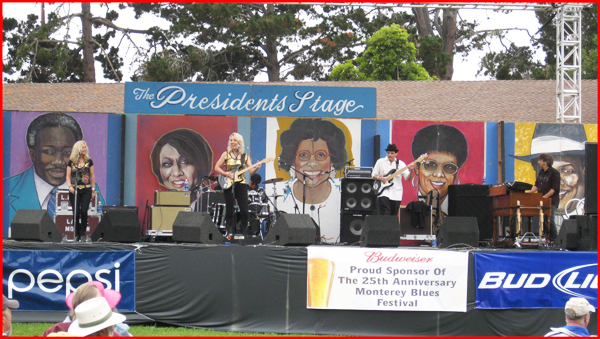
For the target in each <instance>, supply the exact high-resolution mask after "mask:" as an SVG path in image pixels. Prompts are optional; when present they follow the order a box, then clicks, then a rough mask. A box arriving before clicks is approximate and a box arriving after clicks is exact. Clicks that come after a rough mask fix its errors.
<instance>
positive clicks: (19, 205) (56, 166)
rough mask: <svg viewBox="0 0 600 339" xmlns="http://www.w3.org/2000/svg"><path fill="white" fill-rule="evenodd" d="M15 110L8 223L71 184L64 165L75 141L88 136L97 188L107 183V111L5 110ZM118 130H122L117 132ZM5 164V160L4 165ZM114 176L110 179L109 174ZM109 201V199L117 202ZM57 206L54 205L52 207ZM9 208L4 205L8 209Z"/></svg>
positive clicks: (102, 188)
mask: <svg viewBox="0 0 600 339" xmlns="http://www.w3.org/2000/svg"><path fill="white" fill-rule="evenodd" d="M4 114H11V115H12V116H11V126H10V127H11V134H10V140H4V142H5V143H10V145H11V149H10V150H11V153H10V163H9V164H8V166H9V168H10V170H9V175H10V177H9V178H5V179H4V180H8V181H9V188H8V190H9V192H8V194H7V195H6V196H5V197H7V198H6V199H4V200H3V201H4V204H8V216H5V217H4V222H5V225H10V221H11V220H12V219H13V217H14V215H15V213H16V211H17V210H18V209H47V208H48V205H49V204H52V201H54V199H52V201H51V199H50V197H51V196H52V195H53V193H52V192H55V188H56V189H65V190H66V189H67V184H66V166H67V163H68V162H69V157H70V155H71V149H72V147H73V145H74V144H75V142H76V141H78V140H85V141H86V142H87V145H88V149H89V154H90V157H91V158H92V159H93V160H94V171H95V176H96V191H98V192H99V193H100V199H101V202H102V203H103V204H106V202H105V201H104V197H103V195H102V192H105V191H106V186H107V181H106V180H107V177H108V176H107V147H106V144H107V134H108V132H107V131H108V114H85V113H69V114H66V113H44V114H43V113H38V112H4ZM117 135H120V133H119V134H117ZM4 166H5V168H6V166H7V164H5V165H4ZM111 180H112V178H111ZM116 198H117V199H112V200H116V201H109V202H108V203H118V197H116ZM52 208H54V207H52ZM5 211H6V209H5Z"/></svg>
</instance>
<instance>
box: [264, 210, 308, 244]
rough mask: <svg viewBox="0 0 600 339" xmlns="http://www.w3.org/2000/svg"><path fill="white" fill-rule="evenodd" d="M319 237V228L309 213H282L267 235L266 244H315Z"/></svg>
mask: <svg viewBox="0 0 600 339" xmlns="http://www.w3.org/2000/svg"><path fill="white" fill-rule="evenodd" d="M316 237H317V228H316V227H315V223H314V222H313V220H312V218H311V217H310V216H309V215H308V214H282V215H280V216H279V217H278V218H277V222H275V225H273V228H271V229H270V230H269V233H267V235H266V236H265V239H264V240H263V244H265V245H281V246H284V245H300V246H302V245H313V244H314V243H315V240H316Z"/></svg>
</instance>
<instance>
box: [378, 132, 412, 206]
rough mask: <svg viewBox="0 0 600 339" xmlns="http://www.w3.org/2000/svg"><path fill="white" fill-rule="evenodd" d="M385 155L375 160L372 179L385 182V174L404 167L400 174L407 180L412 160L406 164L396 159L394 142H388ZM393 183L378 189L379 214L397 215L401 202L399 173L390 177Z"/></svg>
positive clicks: (396, 150) (396, 151)
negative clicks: (380, 189) (381, 189)
mask: <svg viewBox="0 0 600 339" xmlns="http://www.w3.org/2000/svg"><path fill="white" fill-rule="evenodd" d="M385 150H386V152H387V156H386V157H385V158H381V159H379V160H377V162H376V163H375V167H374V168H373V179H375V180H377V181H380V182H382V183H383V184H387V182H388V181H387V178H386V177H387V176H388V175H390V174H391V173H390V172H392V173H393V171H397V170H402V169H403V168H405V167H406V169H405V170H404V171H403V172H401V173H400V174H401V175H402V177H404V179H406V180H408V178H409V177H410V171H411V170H412V169H413V168H414V167H415V164H414V162H413V163H410V164H409V165H408V166H407V165H406V164H405V163H404V162H403V161H402V160H399V159H396V155H398V148H397V147H396V144H389V145H388V147H387V148H386V149H385ZM392 182H393V183H394V184H393V185H389V186H387V187H386V188H385V189H384V190H383V191H380V192H381V194H380V195H379V214H382V215H398V211H399V210H400V203H401V202H402V178H401V177H400V175H396V176H394V178H393V179H392Z"/></svg>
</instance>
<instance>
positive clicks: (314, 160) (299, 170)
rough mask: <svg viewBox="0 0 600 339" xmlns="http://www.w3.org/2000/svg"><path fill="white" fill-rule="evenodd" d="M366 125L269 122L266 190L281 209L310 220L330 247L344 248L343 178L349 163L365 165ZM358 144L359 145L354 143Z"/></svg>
mask: <svg viewBox="0 0 600 339" xmlns="http://www.w3.org/2000/svg"><path fill="white" fill-rule="evenodd" d="M360 135H361V121H360V120H357V119H320V118H316V119H311V118H267V142H266V155H267V157H274V158H275V159H277V161H276V162H274V163H272V164H271V163H269V164H267V165H266V170H265V175H266V179H271V178H282V179H283V181H281V182H277V183H275V185H276V188H277V194H278V195H281V196H279V197H272V193H273V184H268V185H265V186H266V187H265V188H266V191H267V194H268V195H271V199H277V200H276V201H277V209H278V210H280V211H284V212H287V213H304V214H308V215H310V216H311V217H312V218H313V219H314V221H315V222H316V223H317V225H319V226H320V229H321V236H322V237H324V239H323V240H324V241H325V242H327V243H336V242H339V234H340V200H341V199H340V197H341V187H340V178H341V177H342V176H343V170H344V167H345V166H346V165H348V163H350V161H351V160H352V163H355V164H360V142H356V140H358V141H360ZM353 137H354V138H357V139H354V140H353Z"/></svg>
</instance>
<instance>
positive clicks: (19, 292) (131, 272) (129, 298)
mask: <svg viewBox="0 0 600 339" xmlns="http://www.w3.org/2000/svg"><path fill="white" fill-rule="evenodd" d="M2 262H3V272H2V279H3V293H4V295H6V296H7V297H8V298H10V299H16V300H18V301H19V303H20V306H19V311H66V310H68V307H67V305H66V303H65V299H66V297H67V295H69V294H70V293H71V292H73V291H75V289H77V287H79V286H80V285H81V284H84V283H86V282H88V281H93V280H96V281H99V282H101V283H102V284H103V285H104V288H106V289H113V290H115V291H118V292H120V293H121V301H120V302H119V304H118V305H117V309H118V310H119V311H134V310H135V254H134V252H133V251H114V252H98V251H82V252H79V251H27V250H5V251H2Z"/></svg>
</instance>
